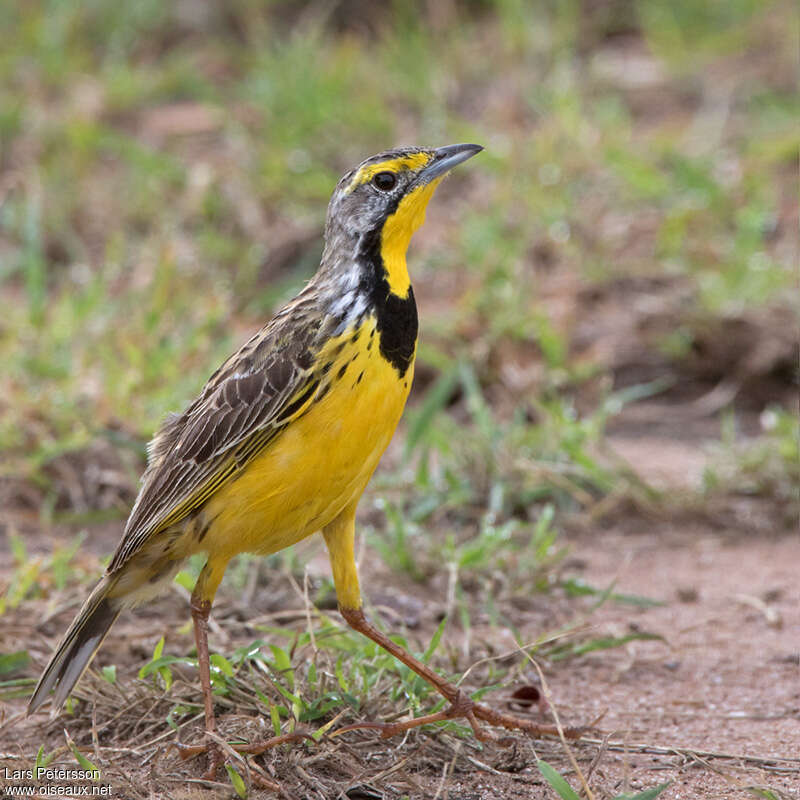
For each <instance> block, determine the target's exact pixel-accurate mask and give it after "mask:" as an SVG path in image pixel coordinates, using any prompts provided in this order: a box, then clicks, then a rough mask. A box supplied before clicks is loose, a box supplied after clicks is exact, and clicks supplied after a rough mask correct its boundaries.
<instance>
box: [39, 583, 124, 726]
mask: <svg viewBox="0 0 800 800" xmlns="http://www.w3.org/2000/svg"><path fill="white" fill-rule="evenodd" d="M115 583H116V581H115V579H114V578H111V577H109V576H106V577H105V578H103V579H102V580H101V581H100V583H98V584H97V586H96V587H95V589H94V591H93V592H92V593H91V594H90V595H89V598H88V599H87V600H86V602H85V603H84V604H83V608H81V610H80V611H79V612H78V615H77V616H76V617H75V619H74V620H73V621H72V625H70V626H69V630H67V632H66V633H65V634H64V638H63V639H62V640H61V642H60V643H59V645H58V647H57V648H56V651H55V653H53V656H52V658H51V659H50V663H49V664H48V665H47V667H46V668H45V670H44V672H43V673H42V677H41V678H39V683H37V684H36V689H35V690H34V692H33V696H32V697H31V699H30V702H29V703H28V712H27V713H28V714H29V715H30V714H33V712H34V711H36V709H37V708H39V706H41V705H42V704H43V703H44V702H45V700H47V697H48V695H49V694H50V690H51V689H55V690H56V691H55V696H54V697H53V705H52V713H57V712H58V711H59V710H60V708H61V706H62V705H64V701H65V700H66V699H67V697H68V696H69V693H70V692H71V691H72V687H73V686H74V685H75V684H76V683H77V682H78V680H79V679H80V677H81V675H83V672H84V670H85V669H86V667H88V666H89V662H90V661H91V660H92V657H93V656H94V654H95V652H96V651H97V648H98V647H100V645H101V644H102V643H103V639H105V638H106V634H107V633H108V630H109V628H110V627H111V626H112V624H113V623H114V620H115V619H116V618H117V617H118V616H119V614H120V611H121V610H122V605H121V603H120V602H119V600H118V599H111V598H110V597H109V594H110V592H111V590H112V589H113V587H114V584H115Z"/></svg>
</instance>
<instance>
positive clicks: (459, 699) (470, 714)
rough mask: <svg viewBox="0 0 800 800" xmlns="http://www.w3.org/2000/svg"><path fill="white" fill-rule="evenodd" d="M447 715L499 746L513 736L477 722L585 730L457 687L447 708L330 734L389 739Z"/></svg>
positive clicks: (547, 730) (569, 732)
mask: <svg viewBox="0 0 800 800" xmlns="http://www.w3.org/2000/svg"><path fill="white" fill-rule="evenodd" d="M449 719H466V720H467V722H469V724H470V727H471V728H472V732H473V733H474V734H475V738H476V739H478V740H479V741H481V742H493V743H494V744H497V745H500V746H501V747H508V746H509V745H510V744H511V743H512V742H513V741H514V740H513V739H512V738H511V737H510V736H497V735H496V734H494V733H492V732H490V731H488V730H486V728H485V727H484V726H482V725H481V724H480V722H486V723H488V724H489V725H492V726H495V727H499V728H506V729H508V730H520V731H523V732H524V733H527V734H528V735H529V736H531V737H534V738H541V737H545V736H560V735H561V734H563V735H564V737H565V738H567V739H579V738H580V737H581V736H582V735H583V733H584V732H585V731H586V730H587V729H586V728H562V729H561V730H560V731H559V728H558V726H556V725H541V724H538V723H536V722H533V721H532V720H528V719H523V718H522V717H517V716H515V715H514V714H507V713H505V712H503V711H497V710H496V709H494V708H491V706H487V705H484V704H483V703H477V702H475V701H474V700H472V699H470V698H469V697H467V695H465V694H464V693H463V692H462V691H460V690H459V691H458V692H457V694H456V695H455V696H454V697H453V699H452V700H451V701H450V705H449V706H448V707H447V708H445V709H442V710H441V711H437V712H435V713H433V714H425V715H423V716H421V717H415V718H414V719H409V720H404V721H402V722H355V723H353V724H352V725H345V726H344V727H342V728H339V729H338V730H336V731H334V732H333V733H332V734H330V735H331V736H339V735H340V734H342V733H347V732H348V731H354V730H363V729H369V730H377V731H380V734H381V738H382V739H388V738H389V737H390V736H396V735H397V734H399V733H405V731H409V730H411V729H413V728H418V727H419V726H420V725H428V724H430V723H432V722H442V721H444V720H449Z"/></svg>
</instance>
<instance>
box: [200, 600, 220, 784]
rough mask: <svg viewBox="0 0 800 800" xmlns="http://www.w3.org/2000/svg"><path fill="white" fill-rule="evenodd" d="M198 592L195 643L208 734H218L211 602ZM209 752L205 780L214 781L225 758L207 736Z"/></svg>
mask: <svg viewBox="0 0 800 800" xmlns="http://www.w3.org/2000/svg"><path fill="white" fill-rule="evenodd" d="M196 595H197V590H196V589H195V592H194V593H193V594H192V621H193V622H194V641H195V644H196V645H197V667H198V670H199V672H200V685H201V686H202V688H203V705H204V707H205V712H206V713H205V716H206V733H207V734H208V733H216V729H217V724H216V718H215V717H214V695H213V694H212V692H211V665H210V660H209V656H208V615H209V614H210V613H211V601H210V600H201V599H200V598H199V597H197V596H196ZM206 739H207V740H208V742H207V743H206V748H205V749H206V751H207V752H208V770H207V772H206V773H205V775H203V778H204V779H205V780H208V781H213V780H214V779H215V778H216V777H217V770H218V769H219V768H220V767H221V766H222V764H223V762H224V758H223V757H222V750H220V747H219V745H218V744H217V743H216V742H215V741H214V740H213V739H212V738H211V737H209V736H206Z"/></svg>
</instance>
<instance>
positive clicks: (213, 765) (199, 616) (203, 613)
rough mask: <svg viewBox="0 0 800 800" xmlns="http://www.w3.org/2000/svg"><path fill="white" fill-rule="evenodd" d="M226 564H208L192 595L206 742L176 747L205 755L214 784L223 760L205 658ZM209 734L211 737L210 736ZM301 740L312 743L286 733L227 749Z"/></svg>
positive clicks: (250, 750) (255, 750) (251, 749)
mask: <svg viewBox="0 0 800 800" xmlns="http://www.w3.org/2000/svg"><path fill="white" fill-rule="evenodd" d="M226 564H227V560H226V561H224V562H223V561H219V562H217V561H213V562H212V561H211V560H209V562H208V563H207V564H206V566H205V567H204V568H203V571H202V572H201V573H200V577H199V578H198V579H197V584H196V585H195V587H194V591H193V592H192V599H191V609H192V621H193V622H194V641H195V644H196V645H197V666H198V670H199V672H200V685H201V686H202V688H203V706H204V708H205V718H206V741H205V743H204V744H198V745H185V744H180V745H178V752H179V753H180V756H181V758H183V759H189V758H192V757H194V756H196V755H199V754H200V753H208V769H207V770H206V772H205V773H204V774H203V780H206V781H213V780H215V779H216V777H217V772H218V770H219V768H220V767H221V766H222V765H223V764H224V763H225V757H224V755H223V753H222V748H221V747H220V746H219V743H218V742H217V741H215V740H214V735H215V734H216V732H217V724H216V718H215V716H214V695H213V693H212V691H211V664H210V658H209V654H208V617H209V614H210V613H211V601H212V600H213V599H214V595H215V594H216V591H217V587H218V586H219V582H220V580H221V579H222V575H223V573H224V572H225V566H226ZM209 734H211V735H209ZM302 739H311V737H310V736H308V735H307V734H305V733H287V734H283V735H282V736H273V737H272V738H271V739H267V740H265V741H263V742H258V743H255V744H232V745H230V748H231V749H232V750H235V751H236V752H237V753H242V754H247V755H258V754H259V753H264V752H266V751H267V750H269V749H270V748H272V747H277V746H278V745H281V744H286V743H288V742H294V741H298V740H302Z"/></svg>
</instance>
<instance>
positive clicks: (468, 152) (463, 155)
mask: <svg viewBox="0 0 800 800" xmlns="http://www.w3.org/2000/svg"><path fill="white" fill-rule="evenodd" d="M481 150H483V148H482V147H481V146H480V145H479V144H449V145H447V147H439V148H438V149H436V150H434V151H433V161H431V162H430V164H428V165H427V166H426V167H424V168H423V169H422V171H421V172H420V173H419V176H418V177H417V182H419V183H428V182H429V181H432V180H433V179H434V178H438V177H439V176H441V175H444V174H445V173H446V172H450V170H451V169H453V167H455V166H457V165H458V164H460V163H461V162H462V161H466V160H467V159H468V158H472V156H474V155H476V154H478V153H480V151H481Z"/></svg>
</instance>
